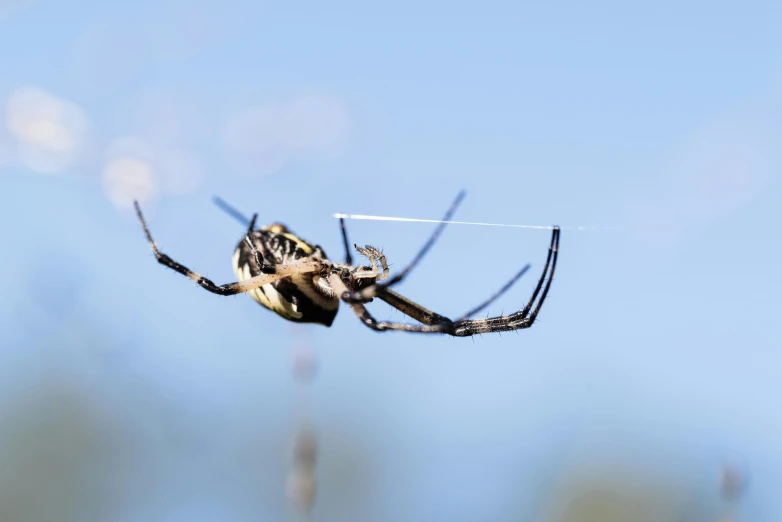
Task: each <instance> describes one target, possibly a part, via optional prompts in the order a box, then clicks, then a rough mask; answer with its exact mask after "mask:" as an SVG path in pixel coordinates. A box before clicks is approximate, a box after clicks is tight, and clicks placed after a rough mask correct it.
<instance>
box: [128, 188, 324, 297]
mask: <svg viewBox="0 0 782 522" xmlns="http://www.w3.org/2000/svg"><path fill="white" fill-rule="evenodd" d="M133 205H134V206H135V207H136V214H137V215H138V218H139V221H141V226H142V227H143V228H144V234H145V235H146V236H147V241H148V242H149V246H150V248H152V252H153V253H154V254H155V258H156V259H157V261H158V263H160V264H161V265H165V266H167V267H168V268H170V269H172V270H175V271H177V272H179V273H180V274H182V275H185V276H187V277H189V278H190V279H192V280H193V281H195V282H196V283H198V284H199V285H201V287H203V288H204V289H206V290H209V291H210V292H212V293H213V294H218V295H234V294H240V293H243V292H247V291H250V290H253V289H255V288H258V287H261V286H263V285H267V284H269V283H273V282H275V281H277V280H279V279H282V278H283V277H287V276H290V275H293V274H296V273H302V272H316V271H318V270H320V268H321V267H320V263H314V262H311V261H299V262H296V263H291V264H290V265H286V266H284V267H280V268H276V267H272V270H274V272H273V273H268V274H266V273H264V274H260V275H257V276H255V277H251V278H249V279H245V280H244V281H238V282H236V283H228V284H225V285H216V284H215V283H214V282H212V281H211V280H209V279H207V278H205V277H204V276H202V275H200V274H198V273H197V272H194V271H192V270H190V269H189V268H187V267H186V266H184V265H182V264H180V263H177V262H176V261H174V260H173V259H171V258H170V257H168V256H167V255H166V254H163V253H161V252H160V250H159V249H158V247H157V244H155V241H154V240H153V239H152V234H150V232H149V227H147V223H146V221H144V216H143V215H142V214H141V207H139V204H138V202H137V201H134V202H133Z"/></svg>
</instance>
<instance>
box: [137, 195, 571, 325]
mask: <svg viewBox="0 0 782 522" xmlns="http://www.w3.org/2000/svg"><path fill="white" fill-rule="evenodd" d="M463 197H464V193H460V194H459V196H458V197H457V198H456V200H455V201H454V202H453V204H452V205H451V208H450V209H449V210H448V212H447V213H446V215H445V217H444V219H443V221H448V220H449V219H450V217H451V215H452V214H453V212H454V211H455V210H456V207H457V206H458V205H459V203H460V202H461V200H462V198H463ZM216 201H217V202H218V204H219V205H220V206H222V207H223V209H224V210H226V211H227V212H229V213H230V214H231V215H233V216H234V217H236V218H237V219H239V220H241V221H243V222H244V223H245V224H247V225H248V227H247V232H246V234H245V236H244V237H243V238H242V240H241V241H240V242H239V244H238V245H237V247H236V250H235V251H234V255H233V267H234V272H235V273H236V277H237V278H238V281H237V282H236V283H229V284H226V285H222V286H218V285H216V284H214V283H213V282H212V281H210V280H209V279H206V278H205V277H203V276H201V275H199V274H197V273H196V272H193V271H192V270H190V269H189V268H187V267H185V266H183V265H181V264H179V263H177V262H176V261H174V260H173V259H171V258H170V257H168V256H167V255H165V254H163V253H161V252H160V250H158V248H157V245H156V244H155V242H154V241H153V239H152V236H151V234H150V232H149V228H148V227H147V224H146V222H145V221H144V217H143V216H142V214H141V209H140V208H139V206H138V203H135V206H136V212H137V213H138V217H139V220H140V221H141V224H142V226H143V227H144V232H145V234H146V236H147V240H148V241H149V244H150V247H151V248H152V251H153V252H154V254H155V257H156V258H157V260H158V262H160V263H161V264H163V265H166V266H167V267H169V268H171V269H173V270H176V271H177V272H179V273H181V274H184V275H186V276H187V277H189V278H190V279H192V280H193V281H195V282H196V283H198V284H199V285H201V286H202V287H203V288H205V289H206V290H209V291H210V292H213V293H215V294H219V295H233V294H238V293H243V292H247V293H249V294H250V295H251V296H252V298H253V299H255V300H256V301H257V302H258V303H260V304H261V305H263V306H264V307H266V308H268V309H269V310H271V311H273V312H275V313H277V314H278V315H280V316H281V317H284V318H285V319H288V320H290V321H295V322H299V323H316V324H322V325H325V326H331V324H332V322H333V321H334V318H335V317H336V315H337V310H338V308H339V303H340V301H342V302H344V303H347V304H348V305H349V306H350V307H351V308H352V309H353V311H354V312H355V314H356V315H357V316H358V317H359V319H361V321H362V322H363V323H364V324H365V325H366V326H368V327H369V328H372V329H373V330H377V331H385V330H403V331H408V332H419V333H444V334H449V335H454V336H459V337H464V336H470V335H475V334H478V333H488V332H503V331H508V330H519V329H522V328H529V327H530V326H532V324H533V322H534V321H535V318H536V317H537V314H538V312H539V311H540V307H541V306H542V304H543V301H544V300H545V299H546V295H547V294H548V290H549V287H550V286H551V280H552V278H553V276H554V269H555V268H556V264H557V256H558V252H559V234H560V229H559V227H553V229H552V234H551V243H550V245H549V251H548V256H547V258H546V264H545V267H544V268H543V274H542V275H541V277H540V279H539V280H538V283H537V285H536V287H535V290H534V292H533V294H532V297H531V299H530V300H529V302H528V303H527V305H526V306H525V307H524V308H523V309H522V310H520V311H518V312H515V313H513V314H510V315H505V316H499V317H490V318H487V319H469V317H470V316H472V315H474V314H476V313H478V312H479V311H481V310H483V309H484V308H485V307H487V306H488V305H489V304H490V303H492V302H493V301H494V300H495V299H496V298H497V297H499V296H500V295H501V294H503V293H504V292H505V291H506V290H507V289H508V288H510V287H511V285H513V283H515V282H516V280H517V279H519V278H520V277H521V276H522V275H523V274H524V273H525V272H526V271H527V270H528V269H529V265H526V266H525V267H524V268H522V269H521V270H520V271H519V272H518V273H517V274H516V275H515V276H514V277H513V278H512V279H511V280H510V281H508V283H506V284H505V286H503V287H502V288H501V289H500V290H499V291H498V292H496V293H495V294H494V295H493V296H491V297H490V298H489V299H488V300H487V301H485V302H484V303H483V304H481V305H480V306H478V307H476V308H474V309H472V310H470V311H469V312H467V313H466V314H465V315H463V316H462V317H460V318H458V319H456V320H451V319H449V318H447V317H445V316H442V315H440V314H437V313H435V312H432V311H431V310H427V309H426V308H424V307H423V306H421V305H419V304H417V303H415V302H413V301H411V300H410V299H408V298H406V297H404V296H402V295H401V294H398V293H397V292H395V291H393V290H391V288H390V287H391V286H393V285H396V284H397V283H399V282H401V281H402V280H403V279H404V277H405V276H406V275H407V274H408V273H409V272H410V271H411V270H412V269H413V267H415V265H416V264H417V263H418V262H419V261H420V260H421V258H423V256H424V254H426V252H427V251H428V250H429V248H430V247H431V246H432V244H434V242H435V240H436V239H437V237H438V236H439V235H440V233H441V232H442V230H443V228H444V226H445V224H444V223H440V224H439V225H438V227H437V228H436V229H435V231H434V233H433V234H432V236H431V237H430V238H429V240H428V241H427V242H426V244H425V245H424V247H423V248H422V249H421V250H420V252H419V253H418V255H417V256H416V257H415V258H414V259H413V261H412V262H411V263H410V264H409V265H408V266H407V267H406V268H405V269H404V270H402V271H401V272H400V273H399V274H397V275H396V276H394V277H392V278H389V270H388V263H387V262H386V257H385V255H383V253H382V252H380V250H378V249H376V248H374V247H371V246H368V245H367V246H366V247H364V248H360V247H358V246H356V245H353V246H354V248H355V249H356V250H357V251H358V252H359V253H360V254H361V255H362V256H364V257H366V258H367V259H368V260H369V262H370V265H371V266H354V265H353V262H352V258H351V255H350V249H349V246H348V245H349V242H348V238H347V233H346V231H345V222H344V220H340V225H341V230H342V239H343V242H344V246H345V262H344V263H333V262H332V261H330V260H329V259H328V257H327V256H326V253H325V252H324V251H323V249H322V248H321V247H320V246H318V245H313V244H311V243H308V242H307V241H305V240H303V239H301V238H300V237H298V236H297V235H295V234H294V233H293V232H291V231H290V230H289V229H288V228H287V227H286V226H285V225H282V224H281V223H274V224H272V225H268V226H266V227H262V228H260V229H256V228H255V221H256V218H257V214H256V215H254V216H253V217H252V219H250V220H247V219H246V218H245V217H244V216H242V215H241V214H240V213H239V212H237V211H236V210H234V209H233V208H231V207H229V206H228V205H227V204H226V203H224V202H222V200H216ZM375 297H377V298H378V299H380V300H382V301H385V302H386V303H388V304H389V305H391V306H392V307H394V308H396V309H397V310H400V311H401V312H403V313H405V314H407V315H408V316H410V317H412V318H413V319H415V320H416V321H418V322H419V323H421V324H418V325H416V324H404V323H392V322H385V321H377V320H376V319H375V318H374V317H372V315H371V314H370V313H369V311H368V310H367V308H366V306H365V305H366V304H367V303H369V302H371V301H372V300H373V298H375ZM538 297H539V299H538Z"/></svg>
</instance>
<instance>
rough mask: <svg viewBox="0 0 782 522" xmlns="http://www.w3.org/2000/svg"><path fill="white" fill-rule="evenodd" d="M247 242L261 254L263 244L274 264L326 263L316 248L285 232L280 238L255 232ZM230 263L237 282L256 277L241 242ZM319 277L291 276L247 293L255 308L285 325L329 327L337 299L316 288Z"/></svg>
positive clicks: (249, 254)
mask: <svg viewBox="0 0 782 522" xmlns="http://www.w3.org/2000/svg"><path fill="white" fill-rule="evenodd" d="M250 238H251V240H252V241H253V242H254V244H255V245H256V249H258V251H259V252H262V251H263V246H262V245H263V244H265V245H266V246H267V247H268V248H267V252H268V253H269V254H270V257H272V258H273V259H274V261H275V263H276V264H286V263H290V262H292V261H296V260H299V259H305V258H315V259H324V260H325V259H326V256H325V254H324V253H323V251H322V250H321V249H320V247H317V246H312V245H310V244H309V243H306V242H305V241H303V240H301V239H299V238H298V237H296V236H294V235H293V234H291V233H289V232H287V231H286V233H285V234H284V235H283V234H274V233H271V232H269V231H266V230H257V231H253V232H252V233H251V234H250ZM262 242H263V243H262ZM232 261H233V268H234V272H235V273H236V277H237V278H238V279H239V281H244V280H246V279H250V278H251V277H254V276H257V275H259V274H260V271H259V270H258V267H257V263H256V261H255V256H254V255H253V253H252V250H251V249H250V247H249V246H248V245H247V243H246V242H245V241H244V239H242V241H240V242H239V244H238V245H237V247H236V251H235V252H234V255H233V260H232ZM319 277H320V275H319V274H312V273H307V274H302V275H294V276H290V277H286V278H283V279H280V280H278V281H275V282H274V283H270V284H268V285H263V286H261V287H258V288H256V289H253V290H251V291H248V292H247V293H248V294H250V296H251V297H252V298H253V299H255V300H256V301H257V302H258V303H259V304H261V305H262V306H264V307H266V308H268V309H269V310H271V311H272V312H274V313H276V314H278V315H280V316H281V317H284V318H285V319H288V320H289V321H294V322H297V323H317V324H322V325H325V326H331V323H332V322H333V321H334V318H335V317H336V315H337V309H338V307H339V299H337V298H336V296H334V295H333V293H332V295H328V294H326V293H324V291H323V289H321V288H319V287H318V286H317V284H316V283H315V279H316V278H319Z"/></svg>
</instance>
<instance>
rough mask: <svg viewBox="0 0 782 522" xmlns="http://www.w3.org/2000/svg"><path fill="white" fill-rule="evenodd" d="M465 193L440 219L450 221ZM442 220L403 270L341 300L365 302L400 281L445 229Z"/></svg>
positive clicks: (457, 198) (459, 195)
mask: <svg viewBox="0 0 782 522" xmlns="http://www.w3.org/2000/svg"><path fill="white" fill-rule="evenodd" d="M465 195H466V192H465V191H461V192H459V194H457V195H456V199H454V201H453V203H451V206H450V207H449V208H448V211H447V212H446V213H445V216H443V219H442V221H444V222H445V221H450V219H451V216H453V213H454V212H456V208H457V207H458V206H459V204H460V203H461V202H462V200H463V199H464V196H465ZM444 222H443V223H439V224H438V225H437V227H436V228H435V229H434V232H433V233H432V235H431V236H429V239H428V240H427V241H426V243H424V246H423V247H422V248H421V250H419V251H418V253H417V254H416V256H415V257H414V258H413V260H412V261H411V262H410V264H409V265H407V266H406V267H405V269H404V270H402V271H401V272H399V273H398V274H397V275H395V276H394V277H392V278H391V279H388V280H386V281H384V282H382V283H377V284H374V285H372V286H369V287H367V288H364V289H362V290H359V291H358V292H350V291H348V292H347V293H346V294H345V295H344V296H342V297H343V300H344V301H345V302H346V303H352V302H366V301H368V300H369V299H371V298H373V297H375V296H376V295H378V293H379V291H380V290H382V289H385V288H389V287H391V286H393V285H395V284H398V283H400V282H402V280H403V279H404V278H405V276H407V274H409V273H410V271H411V270H413V268H415V267H416V265H417V264H418V263H419V262H420V261H421V259H423V257H424V256H425V255H426V253H427V252H429V249H430V248H432V245H434V243H435V241H437V238H438V237H440V234H442V232H443V230H444V229H445V226H446V225H447V223H444Z"/></svg>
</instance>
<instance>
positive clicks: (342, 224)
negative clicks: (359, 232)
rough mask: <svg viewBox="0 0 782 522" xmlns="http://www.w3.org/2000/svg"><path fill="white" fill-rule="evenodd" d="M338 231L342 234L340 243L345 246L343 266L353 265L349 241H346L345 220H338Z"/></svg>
mask: <svg viewBox="0 0 782 522" xmlns="http://www.w3.org/2000/svg"><path fill="white" fill-rule="evenodd" d="M339 230H340V232H341V233H342V243H343V244H344V245H345V264H346V265H348V266H350V265H352V264H353V257H352V256H351V255H350V241H348V229H347V228H346V227H345V218H339Z"/></svg>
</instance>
